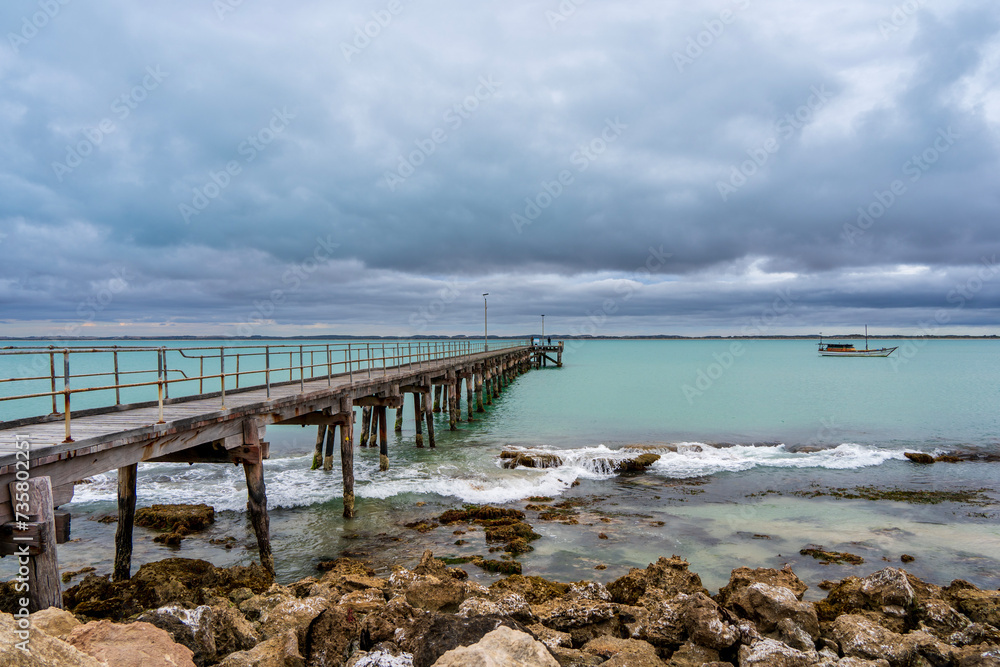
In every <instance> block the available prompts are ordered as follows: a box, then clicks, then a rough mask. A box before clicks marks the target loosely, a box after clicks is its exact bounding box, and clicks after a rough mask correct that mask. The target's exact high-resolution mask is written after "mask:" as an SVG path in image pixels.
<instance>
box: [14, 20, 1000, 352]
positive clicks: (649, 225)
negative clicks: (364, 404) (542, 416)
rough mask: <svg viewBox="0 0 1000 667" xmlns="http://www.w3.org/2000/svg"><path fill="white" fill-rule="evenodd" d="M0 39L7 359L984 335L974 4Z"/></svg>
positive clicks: (995, 195) (991, 283)
mask: <svg viewBox="0 0 1000 667" xmlns="http://www.w3.org/2000/svg"><path fill="white" fill-rule="evenodd" d="M0 23H2V26H3V44H0V335H10V336H16V335H62V334H67V333H70V334H79V335H122V334H131V335H184V334H204V335H250V334H257V335H269V334H275V335H298V334H389V335H414V334H421V333H424V334H463V333H467V334H477V333H478V332H479V331H481V326H482V306H483V297H482V293H483V292H489V293H490V296H489V315H490V331H491V333H494V332H495V333H501V334H515V333H525V332H528V333H530V332H532V331H537V329H538V327H539V321H540V317H539V315H540V314H542V313H545V315H546V329H547V331H549V332H551V333H593V334H626V333H644V334H648V333H679V334H740V333H766V334H770V333H775V334H780V333H801V332H809V333H815V332H818V331H826V332H830V331H857V330H860V329H861V327H862V326H863V325H864V324H865V323H868V324H870V325H871V326H872V327H873V328H874V329H876V330H878V331H880V332H890V331H891V332H897V333H980V332H983V333H994V332H996V328H995V327H994V325H995V324H996V322H997V321H998V315H1000V265H995V262H997V261H1000V260H998V257H997V255H998V254H1000V159H998V158H1000V12H998V11H997V7H996V2H995V0H982V1H978V0H955V1H953V2H947V3H945V2H925V1H923V0H878V1H872V0H832V1H831V2H825V3H804V2H795V3H793V2H788V1H787V0H711V1H706V2H697V3H692V2H680V1H679V0H657V1H655V2H654V1H645V0H636V1H634V2H628V3H623V2H613V1H610V0H608V1H605V0H586V1H584V0H563V1H562V2H559V1H558V0H538V1H534V0H527V1H524V2H502V3H501V2H475V3H470V2H457V1H451V0H442V1H435V2H428V1H426V0H425V1H423V2H421V1H414V0H363V1H360V2H351V3H346V2H345V3H336V4H335V6H334V3H328V2H318V1H317V2H310V1H306V0H303V1H297V2H289V3H281V5H280V6H278V5H277V4H276V3H265V2H261V1H260V0H179V1H172V2H169V3H135V2H125V1H124V0H121V1H119V0H105V1H103V2H99V3H89V2H88V3H85V2H82V1H80V0H76V1H73V2H71V1H69V0H7V1H5V2H4V3H3V4H2V5H0Z"/></svg>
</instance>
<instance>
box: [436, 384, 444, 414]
mask: <svg viewBox="0 0 1000 667" xmlns="http://www.w3.org/2000/svg"><path fill="white" fill-rule="evenodd" d="M443 390H444V387H442V386H441V385H437V386H435V387H434V412H441V392H442V391H443Z"/></svg>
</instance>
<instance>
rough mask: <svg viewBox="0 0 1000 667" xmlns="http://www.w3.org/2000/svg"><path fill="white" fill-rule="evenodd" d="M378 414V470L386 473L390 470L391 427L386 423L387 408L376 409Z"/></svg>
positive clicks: (382, 406)
mask: <svg viewBox="0 0 1000 667" xmlns="http://www.w3.org/2000/svg"><path fill="white" fill-rule="evenodd" d="M375 412H376V413H377V414H378V454H379V456H378V469H379V470H381V471H382V472H385V471H386V470H388V469H389V435H388V430H389V425H388V424H387V423H386V407H385V406H384V405H379V406H376V407H375Z"/></svg>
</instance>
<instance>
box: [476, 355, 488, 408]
mask: <svg viewBox="0 0 1000 667" xmlns="http://www.w3.org/2000/svg"><path fill="white" fill-rule="evenodd" d="M476 412H486V408H484V407H483V367H482V366H480V367H479V368H477V369H476Z"/></svg>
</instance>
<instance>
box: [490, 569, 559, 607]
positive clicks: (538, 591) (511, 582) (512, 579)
mask: <svg viewBox="0 0 1000 667" xmlns="http://www.w3.org/2000/svg"><path fill="white" fill-rule="evenodd" d="M569 590H570V587H569V585H568V584H562V583H559V582H555V581H549V580H548V579H543V578H542V577H533V576H532V577H525V576H522V575H520V574H512V575H510V576H509V577H505V578H504V579H501V580H499V581H497V582H495V583H493V584H492V585H491V586H490V595H491V597H492V596H494V595H496V594H501V595H502V594H506V593H516V594H518V595H521V596H522V597H523V598H524V599H525V601H527V603H528V604H542V603H544V602H548V601H549V600H552V599H555V598H559V597H562V596H563V595H565V594H566V593H568V592H569Z"/></svg>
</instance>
